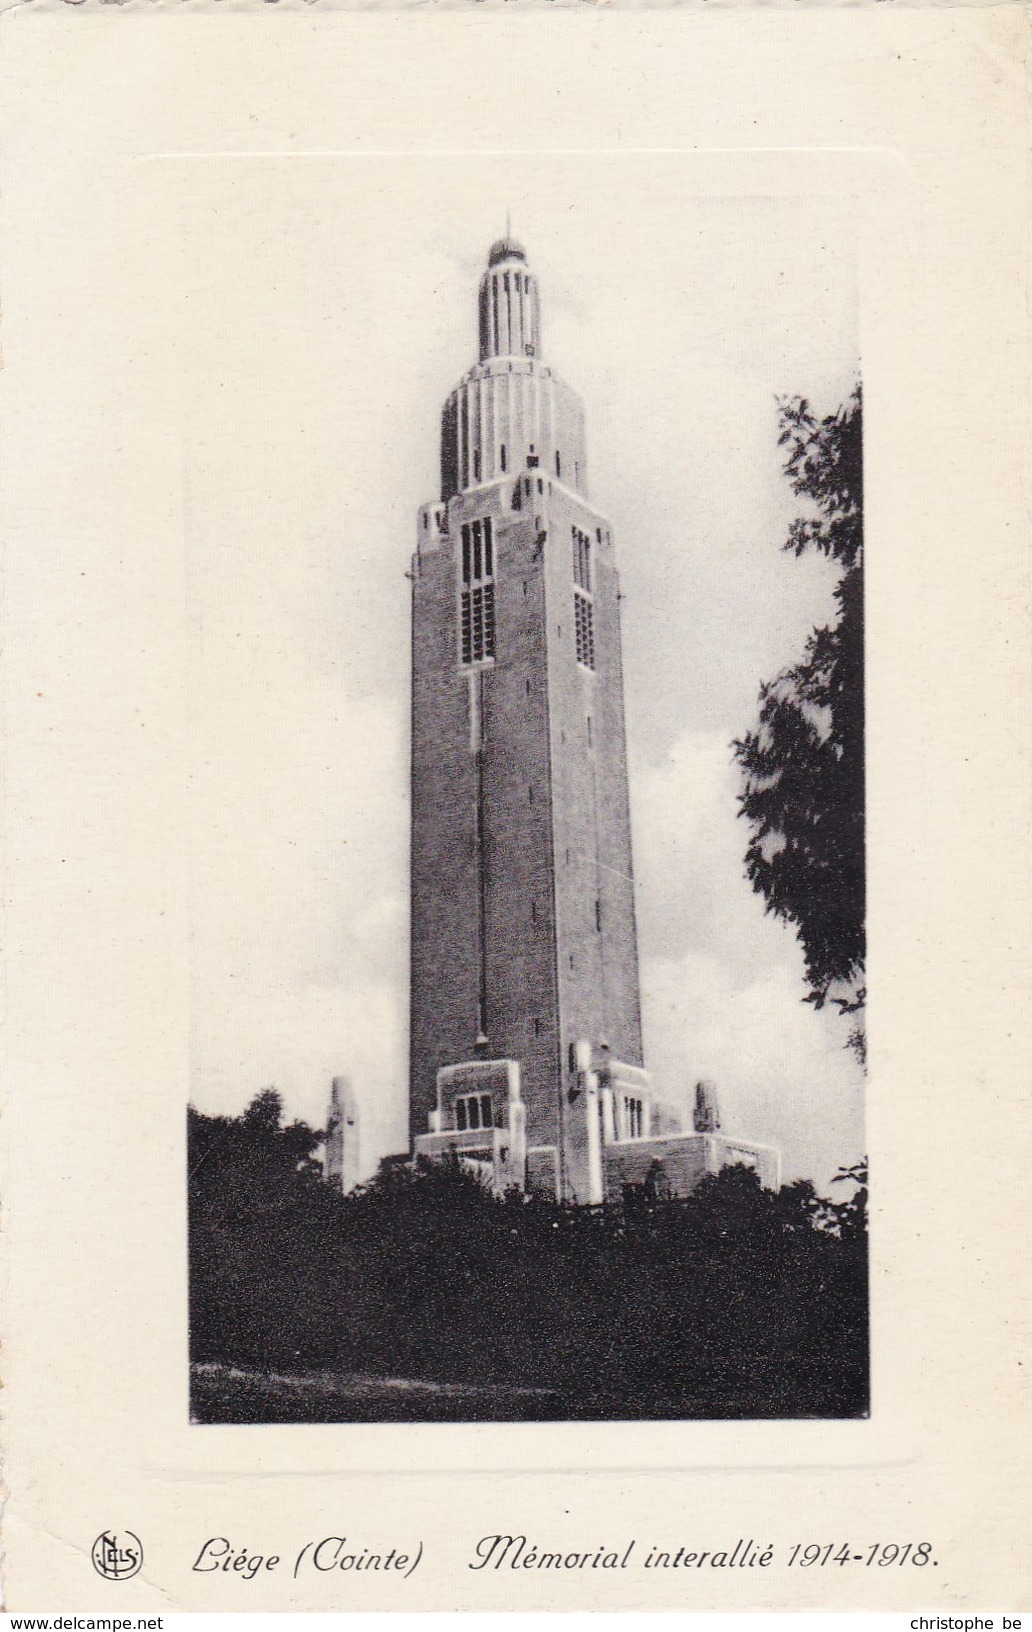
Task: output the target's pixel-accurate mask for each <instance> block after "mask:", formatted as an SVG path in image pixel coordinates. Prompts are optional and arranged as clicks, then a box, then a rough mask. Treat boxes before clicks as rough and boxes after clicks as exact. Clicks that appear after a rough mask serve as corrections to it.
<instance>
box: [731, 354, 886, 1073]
mask: <svg viewBox="0 0 1032 1632" xmlns="http://www.w3.org/2000/svg"><path fill="white" fill-rule="evenodd" d="M778 413H779V422H780V435H779V437H778V444H779V446H780V447H783V448H785V449H786V450H787V451H786V457H785V474H786V476H787V477H788V480H789V483H790V484H791V488H792V491H793V493H795V494H796V495H797V496H798V497H800V498H802V499H805V500H806V501H807V506H806V509H805V510H804V512H803V513H802V514H801V515H799V516H798V517H797V519H796V520H795V521H794V522H793V523H792V525H791V527H790V528H789V533H788V538H787V539H786V541H785V543H784V545H783V548H784V549H785V550H786V551H788V552H789V553H790V554H792V555H795V556H801V555H803V554H805V553H806V551H808V550H816V551H818V552H819V553H820V554H822V555H824V556H826V557H827V558H828V559H829V560H831V561H834V562H836V563H837V564H838V566H839V567H840V569H841V572H840V576H839V580H838V583H837V585H836V587H835V591H834V596H835V605H836V615H835V617H834V619H833V620H832V621H831V622H830V623H829V624H827V625H826V626H825V627H824V628H821V629H815V630H814V631H813V632H812V634H811V635H810V638H809V640H808V641H807V643H806V649H805V652H804V654H803V658H802V660H801V661H800V662H799V663H796V664H794V665H793V666H792V667H791V668H787V669H783V670H782V672H781V673H780V674H779V675H777V676H776V678H775V679H773V680H770V681H767V682H765V683H764V684H763V685H762V686H761V687H760V698H759V723H758V725H757V727H756V729H755V730H754V731H751V732H750V733H749V734H748V735H747V736H745V737H743V738H741V739H740V740H739V741H736V742H735V744H734V753H735V758H736V759H737V760H738V763H739V765H740V766H741V768H742V772H743V787H742V791H741V793H740V794H739V806H740V810H739V814H740V815H741V816H743V817H744V818H745V819H746V821H748V823H749V825H750V827H751V829H752V837H751V839H750V842H749V845H748V848H747V850H746V854H745V862H746V873H747V876H748V878H749V881H750V882H751V884H752V886H753V889H754V890H756V891H757V892H758V893H759V894H760V895H762V896H763V898H764V900H765V902H766V910H767V911H768V912H771V913H773V914H774V915H775V917H778V918H781V919H784V920H785V921H787V922H789V923H792V924H794V925H795V927H796V932H797V934H798V936H799V940H800V943H801V945H802V949H803V955H804V959H805V966H806V979H807V984H808V991H807V994H806V998H805V1001H806V1002H809V1003H812V1004H813V1005H814V1007H815V1008H818V1009H819V1008H822V1007H823V1006H824V1004H825V1003H826V1002H828V1001H829V999H830V1000H831V1001H832V1002H833V1003H835V1004H836V1005H837V1007H838V1008H839V1009H840V1010H841V1011H842V1012H843V1013H845V1014H849V1015H852V1016H854V1024H853V1029H852V1031H851V1033H850V1037H849V1042H850V1045H851V1046H852V1047H854V1048H855V1049H856V1050H857V1052H858V1053H859V1054H860V1056H861V1057H863V1052H864V1034H863V1023H862V1013H863V1006H864V997H865V992H864V983H863V976H864V960H865V952H866V935H865V894H866V892H865V852H864V577H863V572H864V569H863V462H862V402H861V393H860V387H859V386H857V388H856V389H855V390H854V392H853V394H852V396H851V397H850V399H849V401H848V402H847V403H845V404H844V405H843V406H842V407H841V408H840V409H839V410H838V412H837V413H834V414H830V415H828V417H827V418H825V419H818V418H817V417H816V416H815V415H814V413H813V412H812V410H811V408H810V405H809V403H808V402H807V401H806V399H805V398H804V397H796V398H785V399H781V400H780V401H779V403H778Z"/></svg>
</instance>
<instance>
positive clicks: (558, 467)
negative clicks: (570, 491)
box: [555, 448, 563, 476]
mask: <svg viewBox="0 0 1032 1632" xmlns="http://www.w3.org/2000/svg"><path fill="white" fill-rule="evenodd" d="M555 473H556V475H557V476H561V475H562V473H563V462H562V460H561V459H560V457H559V449H558V448H556V450H555Z"/></svg>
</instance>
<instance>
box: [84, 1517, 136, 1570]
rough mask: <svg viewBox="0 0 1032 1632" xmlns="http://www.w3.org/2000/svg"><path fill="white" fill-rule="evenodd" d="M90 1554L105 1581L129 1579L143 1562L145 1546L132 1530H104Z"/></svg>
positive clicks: (95, 1567) (94, 1566)
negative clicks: (142, 1545) (143, 1546)
mask: <svg viewBox="0 0 1032 1632" xmlns="http://www.w3.org/2000/svg"><path fill="white" fill-rule="evenodd" d="M90 1556H91V1557H92V1559H93V1568H94V1569H95V1570H96V1572H97V1574H98V1575H102V1576H103V1577H104V1579H105V1581H128V1579H129V1577H130V1576H131V1575H135V1574H136V1572H137V1570H138V1569H139V1568H140V1565H141V1564H142V1563H143V1548H142V1547H141V1545H140V1538H139V1536H134V1535H133V1533H132V1531H131V1530H102V1531H101V1533H100V1535H99V1536H98V1537H97V1539H96V1541H95V1542H94V1543H93V1551H92V1553H91V1555H90Z"/></svg>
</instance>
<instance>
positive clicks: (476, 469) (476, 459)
mask: <svg viewBox="0 0 1032 1632" xmlns="http://www.w3.org/2000/svg"><path fill="white" fill-rule="evenodd" d="M473 480H474V481H475V482H479V480H480V449H479V448H474V449H473Z"/></svg>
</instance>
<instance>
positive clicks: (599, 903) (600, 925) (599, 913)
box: [595, 895, 602, 935]
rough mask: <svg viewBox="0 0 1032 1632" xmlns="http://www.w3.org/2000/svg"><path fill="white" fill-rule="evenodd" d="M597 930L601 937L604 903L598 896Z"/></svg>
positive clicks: (596, 903) (596, 902)
mask: <svg viewBox="0 0 1032 1632" xmlns="http://www.w3.org/2000/svg"><path fill="white" fill-rule="evenodd" d="M595 928H596V929H597V930H598V932H599V934H600V935H601V933H602V903H601V901H600V900H599V898H598V896H597V895H596V897H595Z"/></svg>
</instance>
